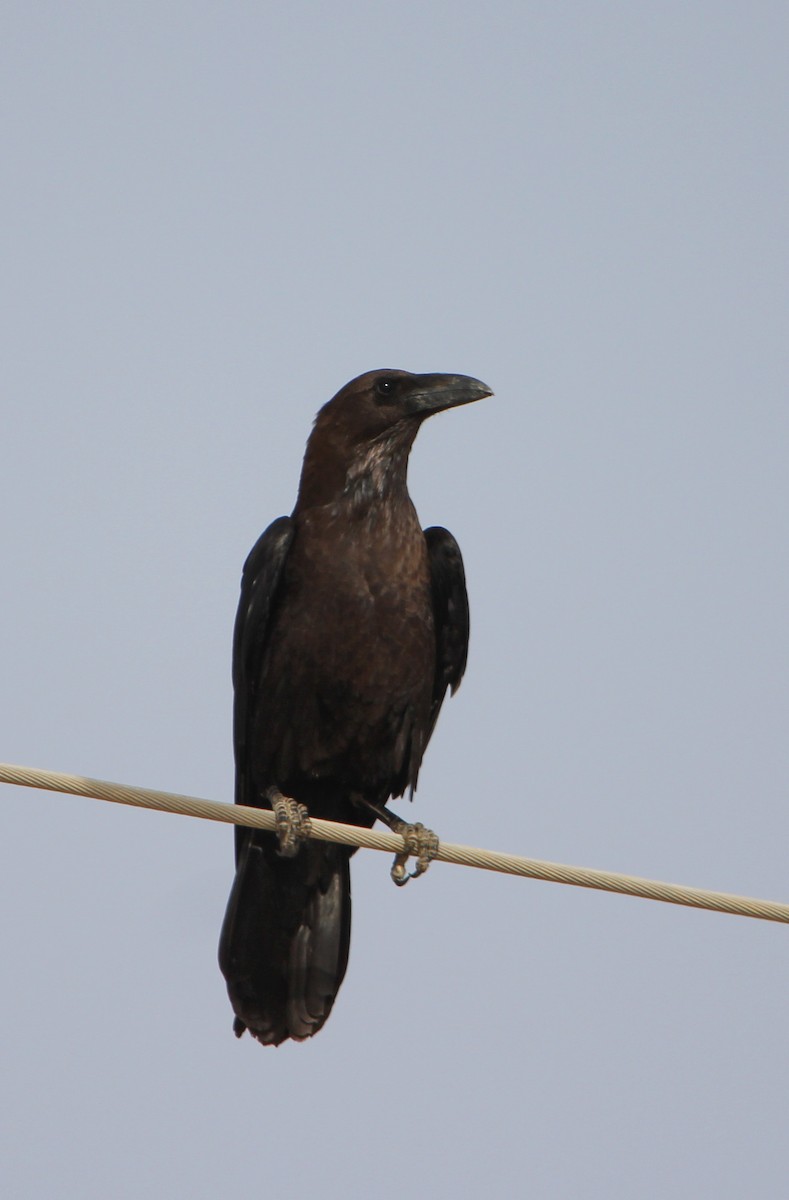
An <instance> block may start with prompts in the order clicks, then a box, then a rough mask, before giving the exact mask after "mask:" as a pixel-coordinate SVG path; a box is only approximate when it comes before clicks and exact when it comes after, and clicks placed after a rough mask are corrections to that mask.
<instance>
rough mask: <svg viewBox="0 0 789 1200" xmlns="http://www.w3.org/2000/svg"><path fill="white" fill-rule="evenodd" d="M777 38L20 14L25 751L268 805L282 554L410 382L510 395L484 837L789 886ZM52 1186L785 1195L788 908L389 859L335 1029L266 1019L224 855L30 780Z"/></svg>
mask: <svg viewBox="0 0 789 1200" xmlns="http://www.w3.org/2000/svg"><path fill="white" fill-rule="evenodd" d="M787 34H789V13H788V12H787V9H786V6H785V5H784V4H779V3H761V2H759V0H757V2H756V3H750V4H748V5H745V4H733V3H715V4H712V3H706V2H700V3H695V4H690V5H689V4H680V3H673V2H669V3H661V4H656V3H646V4H644V3H641V4H630V3H599V4H594V3H579V2H578V0H571V2H569V3H567V4H558V5H557V4H548V3H535V4H530V3H525V2H524V3H500V4H496V3H493V4H484V5H483V4H478V3H463V2H460V3H451V4H450V3H427V4H424V3H420V4H417V3H412V2H411V0H400V2H399V3H398V4H396V5H395V4H388V5H383V4H378V3H370V2H368V3H343V2H340V3H336V4H332V5H328V4H317V3H299V2H296V3H290V4H287V5H286V4H280V5H272V4H264V3H258V4H241V3H232V2H231V3H229V4H218V3H217V4H208V3H193V4H183V3H165V4H157V5H153V4H145V3H140V4H136V5H128V4H113V5H102V4H84V3H76V4H69V5H63V4H53V3H41V4H35V5H33V4H27V3H25V4H21V3H14V2H11V3H8V4H7V5H6V6H5V8H4V13H3V17H2V36H1V37H0V91H1V92H2V112H3V114H4V116H3V150H2V161H3V164H4V170H5V175H6V182H5V184H4V186H3V189H2V193H0V209H2V222H0V230H1V233H0V236H1V237H2V240H3V248H4V254H3V261H4V266H3V279H4V287H3V304H4V313H3V319H2V324H3V329H4V333H5V342H6V346H5V349H4V352H3V363H4V370H3V375H4V396H5V399H4V405H3V411H4V422H3V425H4V432H3V438H2V444H3V450H4V453H3V467H2V472H0V503H1V504H2V512H3V517H2V524H1V526H0V528H1V529H2V538H1V540H0V545H2V555H3V564H4V576H5V583H4V587H3V621H2V623H0V661H2V671H1V672H0V689H1V690H2V729H3V735H2V745H0V758H3V759H7V760H9V761H12V762H21V763H28V764H31V765H36V766H43V767H49V768H53V769H60V770H66V771H76V772H79V773H82V774H89V775H96V776H100V777H105V778H109V779H116V780H121V781H124V782H129V783H140V784H145V785H149V786H153V787H161V788H169V789H171V790H176V791H182V792H194V793H197V794H200V795H205V796H209V797H212V798H215V799H229V798H230V796H231V786H232V756H231V745H230V736H229V735H230V702H231V696H230V681H229V663H230V645H229V644H230V632H231V627H232V621H233V615H234V609H235V603H236V597H237V587H238V579H239V574H240V569H241V564H242V562H243V559H244V556H245V554H246V552H247V550H248V549H249V547H250V546H251V545H252V543H253V541H254V540H255V538H256V537H257V535H258V533H259V532H260V531H261V529H262V528H263V527H264V526H265V525H266V524H267V523H268V522H269V521H270V520H271V519H272V518H273V517H275V516H277V515H279V514H280V513H284V512H288V511H289V510H290V508H291V506H292V504H293V500H294V497H295V490H296V484H297V480H298V472H299V467H300V462H301V455H302V451H303V446H304V442H305V440H306V437H307V434H308V432H309V428H310V423H311V421H312V418H313V415H314V413H315V411H316V409H317V408H318V407H319V406H320V404H322V403H323V402H324V401H325V400H327V399H328V398H329V397H330V396H331V395H332V393H333V392H334V391H336V389H337V388H338V387H339V386H340V385H341V384H343V383H344V382H345V381H346V380H347V379H349V378H350V377H351V376H353V375H355V374H358V373H359V372H361V371H364V370H367V369H370V368H372V367H378V366H395V367H403V368H406V369H410V370H417V371H423V370H436V371H454V372H465V373H470V374H473V375H476V376H478V377H480V378H482V379H484V380H486V381H487V382H488V383H489V384H490V385H491V386H492V387H493V388H494V389H495V392H496V395H495V397H494V398H492V399H490V400H486V401H484V402H482V403H480V404H478V405H474V406H473V407H471V408H467V409H464V410H462V411H458V412H455V413H450V414H445V415H444V416H442V417H440V418H437V419H436V420H435V421H431V422H430V423H429V425H428V426H427V427H426V428H425V429H424V431H423V433H422V434H421V435H420V438H419V441H418V443H417V446H416V448H415V451H414V456H413V461H412V471H411V484H412V494H413V496H414V499H415V501H416V503H417V507H418V509H419V512H420V515H421V517H422V518H423V522H424V524H429V523H441V524H446V525H447V526H448V527H449V528H450V529H451V530H452V531H453V532H454V533H455V535H456V536H457V538H458V540H459V541H460V544H461V546H462V548H463V552H464V557H465V560H466V568H467V574H468V579H469V589H470V594H471V603H472V641H471V657H470V666H469V671H468V675H467V677H466V680H465V682H464V685H463V688H462V689H461V691H460V693H459V695H458V696H457V697H456V698H455V699H454V700H453V701H452V703H451V704H448V705H447V706H446V707H445V710H444V712H443V713H442V716H441V720H440V722H439V726H438V729H437V732H436V735H435V737H434V739H433V743H432V745H431V747H430V750H429V752H428V755H427V758H426V760H425V765H424V768H423V771H422V775H421V777H420V787H419V793H418V796H417V800H416V804H415V806H414V809H413V812H414V815H415V817H417V818H419V819H422V820H424V821H425V822H427V823H428V824H430V825H431V826H432V827H433V828H435V829H436V830H437V831H438V832H439V834H441V835H443V836H444V837H445V838H446V839H447V840H451V841H459V842H469V843H475V844H478V845H485V846H491V847H495V848H497V849H504V850H511V851H513V852H520V853H525V854H531V855H534V856H539V857H545V858H551V859H554V860H558V861H567V862H575V863H579V864H583V865H588V866H599V867H606V868H610V869H612V870H623V871H630V872H633V873H637V874H642V875H650V876H654V877H659V878H664V879H670V880H675V881H680V882H685V883H691V884H696V885H698V886H708V887H716V888H720V889H725V890H731V891H738V892H743V893H748V894H753V895H758V896H765V897H770V898H775V899H787V898H789V869H788V865H787V860H788V858H789V850H788V849H787V848H788V847H789V805H788V804H787V793H788V792H789V749H788V748H787V747H788V743H787V718H788V717H789V634H788V633H787V615H788V614H789V568H788V567H787V555H788V554H789V472H787V445H788V443H789V438H788V435H789V358H788V356H787V351H786V346H787V291H788V290H789V288H788V280H789V271H787V226H788V225H789V221H788V220H787V213H789V187H787V184H788V183H789V168H788V167H787V162H789V157H788V152H789V145H788V144H787V143H788V141H789V139H788V138H787V126H788V125H789V109H788V108H787V90H789V89H788V88H787V62H789V45H788V44H787V43H789V37H788V36H787ZM2 802H3V809H2V813H3V815H2V826H3V832H2V838H3V845H4V847H5V853H4V855H3V870H2V872H1V873H0V903H1V904H2V910H3V912H4V914H5V920H4V921H3V923H2V928H3V933H2V948H1V949H2V962H3V965H4V980H5V982H4V986H3V989H2V993H1V994H0V1029H2V1031H3V1033H2V1041H3V1056H2V1057H3V1066H2V1084H0V1094H1V1095H2V1097H3V1105H4V1110H5V1111H4V1114H3V1118H2V1121H0V1140H2V1142H4V1143H6V1144H5V1145H3V1146H2V1152H1V1153H0V1162H1V1163H2V1166H0V1187H2V1191H3V1194H4V1195H8V1196H13V1197H15V1198H19V1200H28V1198H30V1200H32V1198H33V1197H35V1198H36V1200H38V1198H40V1197H50V1196H52V1197H58V1200H61V1198H62V1200H72V1198H75V1200H76V1198H79V1200H94V1198H96V1200H98V1198H99V1197H101V1198H104V1197H108V1196H110V1197H113V1198H117V1200H127V1198H129V1200H131V1198H137V1197H143V1196H144V1197H152V1198H155V1200H158V1198H159V1197H162V1198H164V1197H167V1200H172V1198H174V1197H197V1198H203V1197H206V1198H208V1197H221V1196H226V1195H239V1194H244V1195H258V1194H259V1195H264V1194H265V1195H267V1196H271V1197H276V1198H280V1197H281V1198H288V1197H294V1198H295V1197H303V1196H311V1195H319V1196H321V1197H322V1198H325V1200H334V1198H335V1197H337V1198H339V1197H343V1198H348V1197H351V1198H356V1197H360V1198H361V1197H367V1196H375V1197H381V1198H383V1200H388V1198H389V1197H396V1196H397V1197H399V1196H401V1195H402V1194H403V1192H404V1191H407V1190H410V1191H411V1192H412V1193H413V1194H416V1195H433V1196H442V1195H454V1196H477V1195H479V1194H480V1192H482V1193H483V1194H492V1195H503V1196H504V1195H517V1194H520V1193H521V1192H523V1194H526V1195H528V1196H530V1197H546V1198H551V1200H552V1198H554V1197H556V1198H564V1197H568V1196H581V1195H583V1196H588V1197H603V1196H606V1197H609V1196H627V1197H632V1196H638V1197H642V1196H643V1197H652V1196H654V1197H663V1196H671V1197H698V1196H715V1197H716V1200H721V1198H722V1200H728V1198H731V1200H734V1198H740V1197H743V1196H758V1197H760V1198H762V1197H767V1198H773V1197H775V1198H776V1200H778V1198H783V1197H785V1196H786V1195H787V1193H788V1191H789V1171H788V1170H787V1154H786V1128H787V1116H788V1115H789V1113H788V1111H787V1110H788V1105H787V1082H786V1081H787V1078H789V1047H788V1045H787V1035H786V1019H785V1012H786V1005H787V996H788V995H789V942H788V941H787V936H788V935H787V931H786V929H784V928H783V927H780V926H772V925H767V924H763V923H758V922H749V921H746V920H740V919H736V918H729V917H723V916H713V915H710V914H705V913H696V912H690V911H686V910H680V909H674V908H670V907H667V906H659V905H656V904H650V903H647V902H642V901H636V900H629V899H624V898H619V897H610V896H602V895H594V894H591V893H586V892H583V891H580V890H574V889H569V888H562V887H556V886H552V885H548V884H537V883H530V882H526V881H520V880H514V879H507V878H497V877H487V876H486V875H484V874H483V873H481V872H471V871H467V870H461V869H459V868H453V867H441V866H436V867H434V868H433V869H432V870H431V871H430V873H429V875H428V876H427V878H426V879H424V880H423V881H420V882H419V883H418V884H415V885H411V886H410V887H408V888H406V889H405V890H404V891H403V892H398V891H397V890H396V889H395V888H393V887H392V885H391V884H390V882H389V879H388V866H389V864H388V862H387V861H386V860H385V859H384V858H382V857H381V856H378V855H375V856H374V855H372V854H363V853H360V854H359V855H357V858H356V859H355V862H354V901H355V910H354V932H353V941H352V950H351V962H350V967H349V971H348V976H347V978H346V982H345V984H344V987H343V990H342V992H341V994H340V998H339V1000H338V1003H337V1006H336V1009H335V1011H334V1013H333V1015H332V1017H331V1020H330V1021H329V1023H328V1024H327V1026H326V1028H325V1030H324V1031H323V1032H322V1033H321V1034H320V1035H319V1036H318V1037H317V1038H316V1039H314V1041H312V1042H310V1043H307V1044H305V1045H301V1046H293V1045H288V1046H285V1047H283V1048H282V1049H280V1050H278V1051H274V1050H263V1049H262V1048H261V1047H259V1046H257V1045H255V1044H253V1043H252V1042H251V1041H250V1040H248V1039H244V1040H243V1041H241V1042H237V1041H236V1040H235V1039H234V1038H233V1036H232V1033H231V1011H230V1007H229V1005H228V1003H227V999H226V996H225V994H224V986H223V982H222V979H221V976H220V974H219V971H218V968H217V966H216V961H215V953H216V942H217V938H218V932H219V925H220V922H221V918H222V914H223V910H224V904H225V900H226V897H227V892H228V890H229V887H230V881H231V871H232V850H231V836H230V833H229V831H228V830H226V829H223V828H220V827H214V826H213V825H209V824H208V823H203V822H197V821H189V820H187V819H183V818H176V817H166V816H161V815H157V814H152V813H142V812H135V811H127V810H123V809H118V808H116V807H114V806H110V805H107V804H102V803H99V802H96V801H89V800H81V799H75V798H68V797H59V796H54V795H49V794H46V793H41V794H38V793H33V792H27V791H23V790H21V789H16V788H3V790H2Z"/></svg>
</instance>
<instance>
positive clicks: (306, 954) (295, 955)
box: [219, 830, 351, 1046]
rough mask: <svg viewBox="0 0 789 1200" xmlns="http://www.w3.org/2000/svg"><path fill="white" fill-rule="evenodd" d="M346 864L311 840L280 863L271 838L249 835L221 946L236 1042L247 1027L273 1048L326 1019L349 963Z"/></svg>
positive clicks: (344, 851) (341, 851)
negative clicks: (232, 1010) (293, 855)
mask: <svg viewBox="0 0 789 1200" xmlns="http://www.w3.org/2000/svg"><path fill="white" fill-rule="evenodd" d="M349 859H350V851H349V847H347V846H332V845H327V844H326V843H323V842H316V841H308V842H307V843H306V844H305V845H303V846H302V847H301V848H300V850H299V851H298V853H297V854H296V855H295V857H293V858H281V857H280V856H279V855H278V854H277V842H276V839H275V838H273V837H272V836H271V835H270V834H265V833H262V832H259V831H252V830H250V831H249V836H248V837H247V838H246V840H245V843H244V844H243V845H242V846H241V848H240V854H239V856H238V866H237V869H236V878H235V881H234V883H233V889H232V891H231V893H230V899H229V901H228V905H227V912H226V914H225V920H224V924H223V926H222V934H221V937H220V941H219V966H220V968H221V970H222V974H223V975H224V977H225V979H226V981H227V991H228V995H229V996H230V1002H231V1004H232V1005H233V1009H234V1011H235V1014H236V1019H235V1022H234V1024H233V1029H234V1031H235V1033H236V1036H237V1037H241V1035H242V1033H243V1032H244V1030H245V1029H249V1032H250V1033H251V1034H252V1036H253V1037H255V1038H257V1040H258V1041H259V1042H262V1043H263V1044H264V1045H272V1046H278V1045H279V1043H280V1042H284V1041H285V1040H286V1039H287V1038H294V1039H296V1040H302V1039H303V1038H308V1037H311V1036H312V1034H314V1033H317V1032H318V1030H319V1029H320V1028H321V1027H322V1025H323V1024H324V1022H325V1021H326V1018H327V1017H328V1015H329V1013H330V1012H331V1009H332V1005H333V1004H334V999H335V997H336V995H337V993H338V991H339V990H340V984H341V983H342V981H343V978H344V976H345V968H346V967H347V965H348V946H349V942H350V935H351V876H350V864H349Z"/></svg>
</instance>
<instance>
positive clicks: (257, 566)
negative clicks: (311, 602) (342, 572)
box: [233, 517, 295, 804]
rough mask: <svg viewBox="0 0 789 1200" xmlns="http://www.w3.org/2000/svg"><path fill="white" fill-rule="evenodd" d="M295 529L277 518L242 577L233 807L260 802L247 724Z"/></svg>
mask: <svg viewBox="0 0 789 1200" xmlns="http://www.w3.org/2000/svg"><path fill="white" fill-rule="evenodd" d="M294 531H295V526H294V523H293V520H292V519H291V518H290V517H279V518H278V520H276V521H273V522H272V523H271V525H269V527H268V529H267V530H266V531H265V532H264V533H262V534H261V535H260V537H259V538H258V540H257V541H256V543H255V545H254V546H253V547H252V550H251V551H250V553H249V557H248V558H247V561H246V562H245V563H244V570H243V573H242V576H241V598H240V600H239V602H238V612H237V613H236V624H235V628H234V630H233V692H234V702H233V748H234V751H235V757H236V804H255V803H257V802H259V797H258V798H256V797H254V796H251V795H250V794H249V789H248V786H247V782H248V781H247V771H248V766H249V737H250V729H249V725H250V720H251V719H252V717H253V714H254V712H255V708H256V702H257V694H258V689H259V687H260V683H261V667H262V663H263V655H264V653H265V650H266V644H267V642H268V638H269V634H270V631H271V617H272V612H273V609H274V604H275V601H276V598H277V592H278V590H279V585H280V581H281V579H282V570H283V567H284V565H285V560H286V559H287V557H288V551H289V550H290V546H291V543H292V541H293V535H294Z"/></svg>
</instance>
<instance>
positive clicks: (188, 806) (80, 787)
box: [0, 763, 789, 924]
mask: <svg viewBox="0 0 789 1200" xmlns="http://www.w3.org/2000/svg"><path fill="white" fill-rule="evenodd" d="M0 783H9V784H17V785H19V786H20V787H34V788H43V789H46V790H47V791H52V792H65V793H67V794H70V795H73V796H87V797H90V798H92V799H94V800H110V801H112V802H113V803H115V804H130V805H132V806H134V807H135V808H150V809H155V810H157V811H159V812H169V813H177V814H180V815H181V816H188V817H200V818H202V819H204V820H209V821H223V822H225V823H226V824H231V825H248V826H250V827H251V828H255V829H268V830H272V831H273V830H274V829H275V824H276V818H275V816H274V813H273V812H270V811H268V810H267V809H260V808H247V807H245V806H244V805H240V804H223V803H220V802H219V801H216V800H202V799H200V798H199V797H196V796H181V795H178V794H176V793H172V792H160V791H154V790H151V789H149V788H138V787H131V786H129V785H128V784H123V783H109V782H107V781H106V780H103V779H89V778H86V777H83V776H81V775H64V774H61V773H60V772H57V771H44V770H40V769H38V768H36V767H19V766H14V765H12V764H11V763H0ZM310 836H311V837H314V838H317V839H318V840H319V841H322V842H337V843H343V844H345V845H350V846H363V847H365V848H366V849H368V850H383V851H386V852H387V853H389V854H402V853H403V850H404V849H405V848H406V847H405V842H404V840H403V838H402V837H401V836H400V835H399V834H396V833H384V832H379V831H378V830H373V829H364V828H362V827H361V826H358V825H343V824H340V822H338V821H322V820H319V819H318V818H316V817H310ZM436 860H437V861H439V862H447V863H455V864H457V865H458V866H464V867H480V868H482V869H484V870H487V871H501V872H504V873H505V874H508V875H521V876H525V877H526V878H528V879H543V880H547V881H548V882H551V883H566V884H571V885H572V886H574V887H585V888H592V889H594V890H597V891H603V892H618V893H621V894H623V895H626V896H640V897H642V898H643V899H645V900H660V901H662V902H663V903H666V904H681V905H685V906H687V907H689V908H704V909H709V910H711V911H713V912H723V913H731V914H733V915H735V916H741V917H754V918H757V919H759V920H762V921H778V922H782V923H784V924H789V904H779V903H778V902H777V901H773V900H755V899H752V898H751V897H748V896H736V895H732V894H731V893H729V892H711V891H707V890H706V889H704V888H696V887H685V886H683V885H682V884H676V883H662V882H660V881H659V880H656V879H641V878H639V877H638V876H637V875H621V874H618V873H617V872H614V871H598V870H594V869H593V868H590V867H571V866H566V865H564V864H562V863H554V862H545V861H544V860H542V859H538V858H524V857H522V856H521V855H518V854H502V853H500V852H498V851H494V850H480V849H477V848H476V847H473V846H458V845H454V844H452V843H450V842H441V843H440V844H439V849H438V853H437V855H436Z"/></svg>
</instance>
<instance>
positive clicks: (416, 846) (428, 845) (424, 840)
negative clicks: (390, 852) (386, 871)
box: [391, 821, 438, 887]
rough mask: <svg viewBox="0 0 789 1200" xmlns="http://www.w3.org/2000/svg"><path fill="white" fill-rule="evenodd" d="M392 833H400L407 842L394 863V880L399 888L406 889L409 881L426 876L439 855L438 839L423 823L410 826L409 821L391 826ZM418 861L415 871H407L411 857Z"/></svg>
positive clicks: (418, 822) (398, 822)
mask: <svg viewBox="0 0 789 1200" xmlns="http://www.w3.org/2000/svg"><path fill="white" fill-rule="evenodd" d="M391 829H392V833H399V834H400V837H401V838H402V839H403V841H404V842H405V848H404V849H403V850H401V852H400V853H399V854H396V855H395V860H394V862H393V863H392V870H391V875H392V880H393V882H394V883H396V884H397V886H398V887H404V886H405V884H407V883H408V881H409V879H416V878H417V877H418V876H419V875H424V873H425V871H426V870H427V868H428V867H429V866H430V864H431V862H432V861H433V859H434V858H435V857H436V855H437V854H438V837H437V836H436V834H435V833H433V830H432V829H426V828H425V826H424V825H423V824H422V822H421V821H417V823H416V824H415V825H410V824H409V823H408V822H407V821H397V822H396V823H395V824H393V825H392V826H391ZM412 856H413V857H414V858H415V859H416V867H415V868H414V870H413V871H408V870H407V869H406V863H407V862H408V859H409V858H411V857H412Z"/></svg>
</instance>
